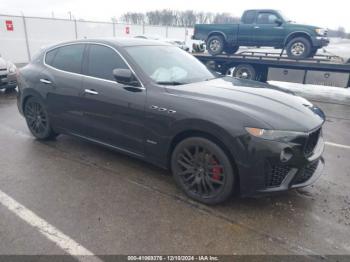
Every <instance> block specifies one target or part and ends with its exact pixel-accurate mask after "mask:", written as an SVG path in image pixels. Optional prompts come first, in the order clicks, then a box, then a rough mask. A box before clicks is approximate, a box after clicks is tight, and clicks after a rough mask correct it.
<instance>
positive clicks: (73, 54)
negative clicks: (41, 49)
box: [45, 44, 85, 73]
mask: <svg viewBox="0 0 350 262" xmlns="http://www.w3.org/2000/svg"><path fill="white" fill-rule="evenodd" d="M84 48H85V45H84V44H74V45H67V46H62V47H58V48H56V49H54V50H52V51H49V52H47V53H46V57H45V63H46V64H48V65H50V66H53V67H55V68H57V69H60V70H64V71H67V72H72V73H81V64H82V60H83V54H84Z"/></svg>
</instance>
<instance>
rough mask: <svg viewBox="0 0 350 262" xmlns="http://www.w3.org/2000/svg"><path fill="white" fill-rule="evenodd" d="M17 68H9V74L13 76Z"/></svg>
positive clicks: (12, 66)
mask: <svg viewBox="0 0 350 262" xmlns="http://www.w3.org/2000/svg"><path fill="white" fill-rule="evenodd" d="M16 69H17V67H16V66H15V65H14V64H11V65H10V66H9V73H11V74H13V73H15V72H16Z"/></svg>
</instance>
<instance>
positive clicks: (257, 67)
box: [193, 51, 350, 88]
mask: <svg viewBox="0 0 350 262" xmlns="http://www.w3.org/2000/svg"><path fill="white" fill-rule="evenodd" d="M193 55H194V56H195V57H196V58H197V59H199V60H200V61H201V62H202V63H204V64H205V65H207V66H208V67H211V68H212V69H213V70H215V71H217V72H219V73H221V74H229V75H232V76H234V77H239V78H245V79H250V80H257V81H262V82H266V81H270V80H274V81H284V82H293V83H302V84H314V85H327V86H337V87H344V88H348V87H350V79H349V76H350V63H349V61H348V62H347V63H346V62H345V61H343V59H342V58H340V57H338V56H333V55H316V56H315V57H314V58H307V59H302V60H294V59H290V58H288V57H287V56H285V55H281V54H280V53H269V52H261V51H259V52H253V51H243V52H241V53H238V54H235V55H217V56H212V55H209V54H207V53H194V54H193Z"/></svg>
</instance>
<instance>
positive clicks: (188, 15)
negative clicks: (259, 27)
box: [121, 9, 239, 27]
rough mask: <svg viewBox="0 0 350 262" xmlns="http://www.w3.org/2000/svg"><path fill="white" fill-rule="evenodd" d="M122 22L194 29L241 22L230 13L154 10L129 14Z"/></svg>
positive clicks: (124, 15) (124, 16)
mask: <svg viewBox="0 0 350 262" xmlns="http://www.w3.org/2000/svg"><path fill="white" fill-rule="evenodd" d="M121 20H122V22H124V23H128V24H137V25H139V24H149V25H162V26H179V27H193V26H194V25H195V24H229V23H237V22H239V18H238V17H236V16H233V15H232V14H230V13H213V12H195V11H193V10H186V11H177V10H169V9H164V10H154V11H149V12H146V13H138V12H127V13H125V14H123V15H122V16H121Z"/></svg>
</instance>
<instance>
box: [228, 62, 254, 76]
mask: <svg viewBox="0 0 350 262" xmlns="http://www.w3.org/2000/svg"><path fill="white" fill-rule="evenodd" d="M232 76H233V77H237V78H241V79H247V80H256V70H255V68H254V67H252V66H251V65H248V64H241V65H238V66H236V67H235V70H233V73H232Z"/></svg>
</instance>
